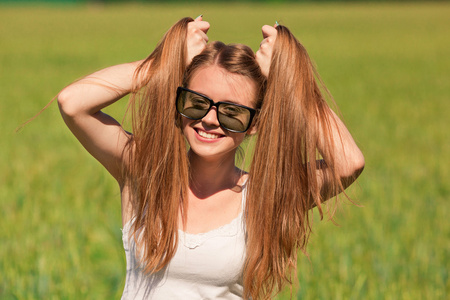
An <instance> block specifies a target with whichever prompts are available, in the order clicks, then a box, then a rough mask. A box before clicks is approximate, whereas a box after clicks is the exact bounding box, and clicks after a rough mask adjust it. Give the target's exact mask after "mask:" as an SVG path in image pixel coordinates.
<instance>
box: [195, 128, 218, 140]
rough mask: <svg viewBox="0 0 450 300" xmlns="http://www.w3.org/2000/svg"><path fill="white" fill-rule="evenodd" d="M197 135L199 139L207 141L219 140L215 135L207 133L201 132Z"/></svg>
mask: <svg viewBox="0 0 450 300" xmlns="http://www.w3.org/2000/svg"><path fill="white" fill-rule="evenodd" d="M198 135H199V136H201V137H204V138H207V139H218V138H219V135H217V134H212V133H207V132H204V131H201V130H199V131H198Z"/></svg>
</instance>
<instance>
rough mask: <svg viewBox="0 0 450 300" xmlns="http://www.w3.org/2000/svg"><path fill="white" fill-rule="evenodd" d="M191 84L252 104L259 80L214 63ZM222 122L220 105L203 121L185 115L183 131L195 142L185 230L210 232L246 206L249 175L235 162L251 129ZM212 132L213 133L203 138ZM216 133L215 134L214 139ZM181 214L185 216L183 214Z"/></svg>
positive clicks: (216, 98)
mask: <svg viewBox="0 0 450 300" xmlns="http://www.w3.org/2000/svg"><path fill="white" fill-rule="evenodd" d="M189 88H190V89H192V90H194V91H197V92H200V93H202V94H204V95H206V96H208V97H209V98H211V99H213V100H214V101H215V102H219V101H228V102H234V103H237V104H241V105H245V106H249V107H253V100H254V99H255V97H256V87H255V84H254V83H253V82H252V81H251V80H250V79H249V78H247V77H245V76H242V75H237V74H232V73H229V72H227V71H225V70H224V69H222V68H220V67H218V66H216V65H213V66H209V67H205V68H203V69H200V70H199V71H198V72H197V73H196V74H194V76H193V78H192V80H191V82H190V84H189ZM254 131H255V128H252V129H250V130H249V131H247V133H235V132H230V131H227V130H225V129H223V128H222V127H220V124H219V121H218V120H217V114H216V107H213V108H212V109H211V110H210V111H209V112H208V114H207V115H206V116H205V117H204V118H203V119H201V120H189V119H187V118H183V133H184V135H185V137H186V139H187V141H188V143H189V145H190V151H189V154H188V155H189V161H190V168H191V171H192V172H191V182H190V192H189V199H188V200H189V205H188V211H187V222H186V228H184V230H186V231H187V232H190V233H200V232H207V231H210V230H212V229H214V228H217V227H220V226H222V225H224V224H227V223H230V222H231V221H232V220H233V219H234V218H236V217H237V215H238V213H239V211H240V207H241V198H242V195H241V189H239V188H238V189H236V187H237V186H239V185H242V184H243V183H244V181H245V178H246V176H247V175H246V174H245V173H243V172H242V171H241V170H239V169H237V168H236V167H235V161H234V157H235V153H236V149H237V147H238V146H239V145H240V144H241V143H242V141H243V140H244V138H245V136H246V134H249V133H254ZM205 133H206V134H209V135H212V136H209V137H204V136H202V135H205ZM211 137H212V138H211ZM180 217H181V216H180Z"/></svg>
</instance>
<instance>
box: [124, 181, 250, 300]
mask: <svg viewBox="0 0 450 300" xmlns="http://www.w3.org/2000/svg"><path fill="white" fill-rule="evenodd" d="M244 203H245V188H244V190H243V191H242V208H241V212H240V213H239V216H238V217H237V218H235V219H234V220H233V221H231V223H229V224H226V225H224V226H222V227H219V228H217V229H214V230H211V231H209V232H206V233H200V234H190V233H185V232H183V231H181V230H179V235H178V236H179V238H178V248H177V251H176V253H175V256H174V257H173V258H172V260H171V261H170V263H169V264H168V265H167V266H166V267H165V268H164V269H162V270H161V271H159V272H157V273H154V274H151V275H146V274H145V273H144V272H143V270H142V269H141V268H140V264H139V259H138V258H137V257H136V255H135V254H136V252H135V249H136V244H135V241H134V239H133V238H129V232H130V228H131V225H132V221H130V222H128V223H127V224H126V225H125V226H124V228H123V230H122V240H123V247H124V249H125V255H126V259H127V275H126V281H125V288H124V291H123V295H122V300H129V299H163V300H167V299H242V294H243V286H242V269H243V265H244V260H245V231H244V222H243V217H242V211H243V207H244Z"/></svg>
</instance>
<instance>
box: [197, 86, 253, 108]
mask: <svg viewBox="0 0 450 300" xmlns="http://www.w3.org/2000/svg"><path fill="white" fill-rule="evenodd" d="M191 91H194V92H196V93H199V94H200V95H202V96H203V97H205V98H208V99H210V100H212V101H213V102H214V103H218V102H226V103H231V104H236V105H244V104H241V103H239V102H237V101H234V100H224V101H215V100H214V99H213V98H211V97H209V96H207V95H205V94H204V93H201V92H198V91H196V90H192V89H191ZM244 106H245V105H244Z"/></svg>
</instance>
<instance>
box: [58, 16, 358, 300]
mask: <svg viewBox="0 0 450 300" xmlns="http://www.w3.org/2000/svg"><path fill="white" fill-rule="evenodd" d="M208 29H209V24H208V23H207V22H205V21H203V20H202V18H201V17H199V18H197V19H195V20H192V19H190V18H185V19H182V20H180V21H179V22H178V23H176V24H175V25H174V26H173V27H172V28H171V29H170V30H169V31H168V32H167V33H166V35H165V36H164V37H163V39H162V40H161V42H160V43H159V45H158V46H157V47H156V49H155V50H154V51H153V53H152V54H151V55H150V56H149V57H148V58H147V59H145V60H143V61H138V62H134V63H128V64H123V65H117V66H113V67H109V68H106V69H104V70H101V71H98V72H96V73H94V74H92V75H89V76H87V77H85V78H83V79H82V80H80V81H77V82H75V83H73V84H71V85H69V86H68V87H66V88H65V89H63V90H62V91H61V92H60V94H59V96H58V104H59V106H60V109H61V114H62V116H63V118H64V120H65V122H66V124H67V125H68V127H69V128H70V130H71V131H72V132H73V134H74V135H75V136H76V137H77V138H78V140H79V141H80V142H81V143H82V144H83V146H84V147H85V148H86V149H87V150H88V151H89V152H90V153H91V154H92V155H93V156H94V157H95V158H96V159H97V160H99V161H100V163H102V164H103V166H104V167H105V168H106V169H107V170H108V171H109V172H110V173H111V175H112V176H114V178H115V179H116V180H117V182H118V184H119V186H120V189H121V195H122V222H123V243H124V248H125V252H126V257H127V278H126V283H125V290H124V293H123V297H122V299H219V298H223V299H242V298H245V299H249V298H252V299H261V298H263V299H266V298H270V297H272V296H273V295H274V294H275V293H277V292H278V291H280V289H281V288H282V287H283V286H284V284H285V283H286V282H291V281H292V279H291V276H292V274H294V277H295V268H296V264H297V256H296V254H297V251H298V250H299V249H301V250H304V249H305V247H306V244H307V240H308V235H309V232H310V225H309V219H308V211H309V210H310V209H311V208H312V207H314V206H317V207H318V209H319V211H320V212H321V213H322V208H321V207H322V203H323V202H324V201H325V200H327V199H329V198H331V197H333V196H335V195H337V194H339V193H341V192H343V191H344V189H345V188H346V187H347V186H349V185H350V184H351V183H352V182H353V181H354V180H355V179H356V177H357V176H358V175H359V174H360V172H361V171H362V169H363V166H364V158H363V155H362V154H361V152H360V150H359V149H358V147H357V146H356V144H355V142H354V141H353V139H352V137H351V135H350V133H349V132H348V130H347V129H346V128H345V126H344V125H343V123H342V122H341V121H340V120H339V118H338V117H337V116H336V114H334V113H333V111H332V110H331V109H330V108H329V107H328V106H327V104H326V102H325V100H324V97H323V96H322V93H321V89H320V86H319V85H318V83H317V82H316V78H318V77H317V74H316V73H315V71H314V69H313V67H312V64H311V62H310V60H309V58H308V55H307V53H306V50H305V49H304V48H303V47H302V45H301V44H300V43H299V42H298V41H297V40H296V39H295V38H294V37H293V36H292V34H291V33H290V32H289V30H288V29H287V28H286V27H284V26H277V27H271V26H264V27H263V37H264V39H263V41H262V43H261V47H260V49H259V50H258V52H257V53H256V55H255V54H254V53H253V52H252V50H251V49H250V48H248V47H247V46H244V45H224V44H223V43H221V42H213V43H209V44H207V42H208V37H207V35H206V33H207V31H208ZM325 91H326V90H325ZM129 93H131V95H132V97H131V104H130V105H131V106H130V111H131V113H132V120H133V133H132V134H131V133H128V132H126V131H125V130H124V129H123V128H122V127H121V125H120V124H119V123H118V122H117V121H115V120H114V119H113V118H111V117H110V116H108V115H106V114H104V113H103V112H102V111H101V110H102V109H103V108H104V107H106V106H108V105H110V104H112V103H114V102H115V101H117V100H119V99H120V98H122V97H123V96H124V95H126V94H129ZM255 133H257V135H258V139H257V143H256V146H255V153H254V158H253V161H252V165H251V168H250V172H249V173H246V172H244V171H243V170H241V169H239V168H237V167H236V165H235V154H236V151H237V149H238V148H239V145H240V144H241V143H242V141H243V140H244V139H245V138H246V136H247V135H252V134H255ZM186 142H187V144H188V146H186ZM318 154H320V156H321V157H322V159H318Z"/></svg>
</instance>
